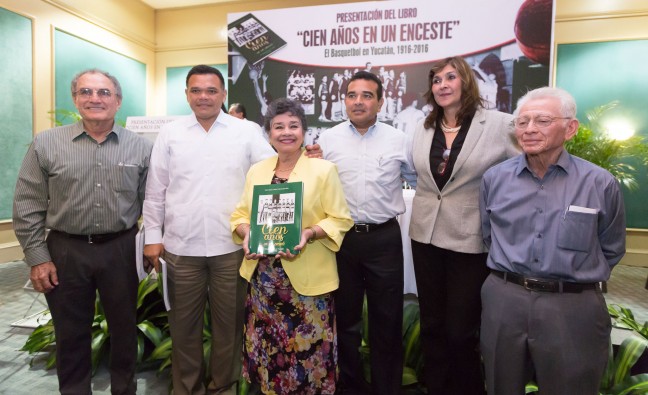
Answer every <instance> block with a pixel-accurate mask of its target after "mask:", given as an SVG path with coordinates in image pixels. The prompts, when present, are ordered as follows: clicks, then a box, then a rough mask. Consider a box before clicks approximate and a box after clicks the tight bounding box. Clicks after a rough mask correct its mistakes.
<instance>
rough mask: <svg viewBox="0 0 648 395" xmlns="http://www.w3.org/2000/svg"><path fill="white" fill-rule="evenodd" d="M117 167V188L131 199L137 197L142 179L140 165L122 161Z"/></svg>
mask: <svg viewBox="0 0 648 395" xmlns="http://www.w3.org/2000/svg"><path fill="white" fill-rule="evenodd" d="M116 168H117V182H115V190H116V191H117V192H119V193H120V194H122V195H123V196H127V197H128V198H130V199H135V198H136V197H137V192H138V189H139V181H140V165H138V164H133V163H126V162H120V163H118V164H117V166H116Z"/></svg>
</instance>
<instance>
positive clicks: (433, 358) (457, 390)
mask: <svg viewBox="0 0 648 395" xmlns="http://www.w3.org/2000/svg"><path fill="white" fill-rule="evenodd" d="M412 257H413V259H414V273H415V274H416V288H417V290H418V300H419V307H420V309H421V344H422V348H423V355H424V359H425V361H424V363H425V365H424V366H425V367H424V379H425V383H426V386H427V389H428V394H429V395H433V394H443V395H472V394H475V395H483V394H485V390H484V378H483V374H482V368H481V359H480V354H479V351H478V343H479V326H480V314H481V298H480V294H479V293H480V289H481V286H482V284H483V282H484V280H485V279H486V277H487V276H488V269H487V267H486V257H487V254H465V253H460V252H455V251H450V250H446V249H443V248H439V247H436V246H434V245H432V244H423V243H419V242H416V241H414V240H412Z"/></svg>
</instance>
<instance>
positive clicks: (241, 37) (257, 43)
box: [227, 14, 286, 65]
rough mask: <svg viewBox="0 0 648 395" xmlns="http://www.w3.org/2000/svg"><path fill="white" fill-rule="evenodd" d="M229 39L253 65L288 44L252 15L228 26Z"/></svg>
mask: <svg viewBox="0 0 648 395" xmlns="http://www.w3.org/2000/svg"><path fill="white" fill-rule="evenodd" d="M227 38H228V41H229V43H230V45H232V47H233V48H234V49H236V50H237V51H238V52H239V53H240V54H241V55H243V57H244V58H245V59H246V60H247V61H248V62H250V63H251V64H253V65H254V64H257V63H259V62H260V61H262V60H263V59H265V58H267V57H268V56H270V55H272V54H273V53H275V52H277V51H278V50H280V49H281V48H283V47H284V46H285V45H286V42H285V41H284V40H283V39H282V38H281V37H279V36H278V35H277V34H276V33H275V32H273V31H272V30H270V28H268V27H267V26H266V25H264V24H263V23H262V22H261V21H260V20H259V19H258V18H256V17H255V16H254V15H252V14H247V15H245V16H244V17H242V18H240V19H237V20H236V21H234V22H232V23H230V24H229V25H228V26H227Z"/></svg>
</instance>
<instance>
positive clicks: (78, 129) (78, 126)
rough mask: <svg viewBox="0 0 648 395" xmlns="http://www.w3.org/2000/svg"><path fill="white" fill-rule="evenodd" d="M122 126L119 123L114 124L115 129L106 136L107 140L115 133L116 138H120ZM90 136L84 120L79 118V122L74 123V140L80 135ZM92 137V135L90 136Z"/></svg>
mask: <svg viewBox="0 0 648 395" xmlns="http://www.w3.org/2000/svg"><path fill="white" fill-rule="evenodd" d="M120 129H121V128H120V127H119V126H118V125H115V124H113V129H112V130H111V131H110V133H108V136H106V140H107V139H108V138H110V135H115V138H116V139H117V140H119V133H120ZM84 135H85V136H88V137H90V135H89V134H88V133H87V132H86V131H85V129H84V127H83V120H79V121H78V122H77V123H75V124H73V125H72V134H71V136H72V139H71V140H72V141H74V140H76V139H78V138H79V137H80V136H84ZM90 138H91V137H90Z"/></svg>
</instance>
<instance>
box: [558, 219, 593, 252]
mask: <svg viewBox="0 0 648 395" xmlns="http://www.w3.org/2000/svg"><path fill="white" fill-rule="evenodd" d="M596 230H597V215H596V214H594V213H581V212H575V211H567V212H566V213H565V217H564V218H563V220H562V221H560V227H559V228H558V247H560V248H563V249H566V250H573V251H582V252H589V251H590V250H591V249H592V248H593V246H594V241H595V240H596Z"/></svg>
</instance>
